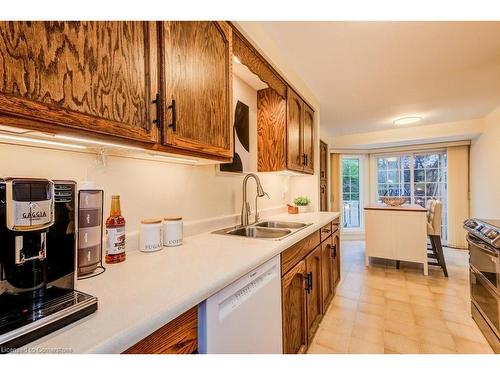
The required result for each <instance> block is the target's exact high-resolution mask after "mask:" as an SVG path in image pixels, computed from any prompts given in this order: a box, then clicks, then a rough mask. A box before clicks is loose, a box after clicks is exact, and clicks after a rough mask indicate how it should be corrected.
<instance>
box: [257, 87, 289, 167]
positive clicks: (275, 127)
mask: <svg viewBox="0 0 500 375" xmlns="http://www.w3.org/2000/svg"><path fill="white" fill-rule="evenodd" d="M257 157H258V159H257V166H258V171H259V172H270V171H280V170H283V169H286V99H285V98H283V97H281V96H280V95H279V94H278V93H277V92H276V91H274V90H273V89H271V88H267V89H263V90H259V91H257Z"/></svg>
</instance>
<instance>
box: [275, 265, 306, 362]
mask: <svg viewBox="0 0 500 375" xmlns="http://www.w3.org/2000/svg"><path fill="white" fill-rule="evenodd" d="M306 283H307V273H306V262H305V261H304V260H302V261H300V262H299V263H297V264H296V265H295V266H294V267H293V268H292V269H291V270H290V271H289V272H288V273H287V274H286V275H285V276H283V278H282V279H281V295H282V314H283V353H285V354H296V353H304V352H305V351H306V349H307V344H308V338H307V302H306V292H305V288H306Z"/></svg>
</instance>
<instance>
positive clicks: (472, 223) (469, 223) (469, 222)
mask: <svg viewBox="0 0 500 375" xmlns="http://www.w3.org/2000/svg"><path fill="white" fill-rule="evenodd" d="M464 224H465V226H466V227H468V228H475V227H476V226H477V223H476V222H475V221H474V220H470V219H469V220H466V221H465V223H464Z"/></svg>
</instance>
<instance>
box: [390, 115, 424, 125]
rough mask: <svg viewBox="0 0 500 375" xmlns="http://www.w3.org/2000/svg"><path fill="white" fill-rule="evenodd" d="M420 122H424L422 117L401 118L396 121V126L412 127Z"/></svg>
mask: <svg viewBox="0 0 500 375" xmlns="http://www.w3.org/2000/svg"><path fill="white" fill-rule="evenodd" d="M420 121H422V117H418V116H408V117H401V118H398V119H396V120H394V125H396V126H401V125H411V124H416V123H417V122H420Z"/></svg>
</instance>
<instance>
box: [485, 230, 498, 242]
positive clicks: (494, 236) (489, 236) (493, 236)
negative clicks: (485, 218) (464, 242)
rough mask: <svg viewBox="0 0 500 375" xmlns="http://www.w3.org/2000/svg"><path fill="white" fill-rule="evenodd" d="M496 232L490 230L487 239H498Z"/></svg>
mask: <svg viewBox="0 0 500 375" xmlns="http://www.w3.org/2000/svg"><path fill="white" fill-rule="evenodd" d="M498 234H499V233H498V232H497V231H496V230H491V231H490V232H489V233H488V234H487V235H486V236H487V237H488V238H489V239H492V240H494V239H495V238H497V237H498Z"/></svg>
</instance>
